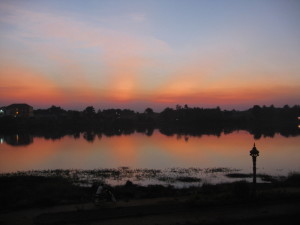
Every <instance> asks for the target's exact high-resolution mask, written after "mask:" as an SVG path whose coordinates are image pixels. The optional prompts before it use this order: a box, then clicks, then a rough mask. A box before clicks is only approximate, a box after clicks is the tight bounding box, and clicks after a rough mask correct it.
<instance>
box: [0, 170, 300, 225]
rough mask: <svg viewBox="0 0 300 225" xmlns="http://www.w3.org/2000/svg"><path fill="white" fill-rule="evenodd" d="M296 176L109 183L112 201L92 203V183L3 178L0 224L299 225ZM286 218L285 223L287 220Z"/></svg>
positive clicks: (299, 196)
mask: <svg viewBox="0 0 300 225" xmlns="http://www.w3.org/2000/svg"><path fill="white" fill-rule="evenodd" d="M299 177H300V176H299V174H293V175H290V176H289V177H287V178H285V179H283V178H282V180H274V181H272V182H271V183H264V184H259V185H258V187H257V193H256V196H255V197H254V196H253V195H252V190H251V184H250V183H247V182H244V181H242V182H236V183H228V184H218V185H209V184H206V185H203V186H202V187H190V188H183V189H175V188H173V187H171V186H169V187H163V186H159V185H155V186H148V187H142V186H138V185H135V184H133V183H131V182H127V183H126V184H125V185H122V186H115V187H110V189H111V191H112V192H113V193H114V195H115V196H116V199H117V202H103V203H102V204H100V205H98V206H95V204H94V202H93V201H94V196H95V193H96V190H97V186H96V185H94V186H92V187H78V186H75V185H73V184H72V183H70V181H68V180H66V179H63V178H60V177H48V178H46V177H36V176H5V177H0V181H1V195H0V198H1V199H0V200H1V209H0V222H1V224H25V225H26V224H49V225H50V224H298V222H299V219H298V217H299V216H298V213H299V206H300V179H299ZM287 222H288V223H287Z"/></svg>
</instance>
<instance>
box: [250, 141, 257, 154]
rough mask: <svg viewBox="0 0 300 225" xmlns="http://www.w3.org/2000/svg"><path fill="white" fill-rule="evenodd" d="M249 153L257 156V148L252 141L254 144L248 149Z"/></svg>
mask: <svg viewBox="0 0 300 225" xmlns="http://www.w3.org/2000/svg"><path fill="white" fill-rule="evenodd" d="M250 155H251V156H252V157H257V156H259V151H258V150H257V148H256V146H255V143H254V145H253V148H252V150H251V151H250Z"/></svg>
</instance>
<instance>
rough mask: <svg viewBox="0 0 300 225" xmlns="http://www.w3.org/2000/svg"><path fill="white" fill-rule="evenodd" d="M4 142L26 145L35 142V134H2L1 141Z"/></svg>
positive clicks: (13, 144)
mask: <svg viewBox="0 0 300 225" xmlns="http://www.w3.org/2000/svg"><path fill="white" fill-rule="evenodd" d="M4 142H5V143H7V144H9V145H12V146H26V145H30V144H32V143H33V136H32V135H30V134H14V135H2V136H0V143H1V144H3V143H4Z"/></svg>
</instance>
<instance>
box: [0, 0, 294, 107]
mask: <svg viewBox="0 0 300 225" xmlns="http://www.w3.org/2000/svg"><path fill="white" fill-rule="evenodd" d="M299 9H300V3H299V2H297V1H292V0H286V1H283V0H282V1H281V0H278V1H268V0H267V1H263V2H262V1H235V0H229V1H213V2H212V1H193V0H191V1H188V2H184V1H163V2H161V1H146V0H145V1H133V0H128V1H118V0H115V1H105V0H104V1H88V2H83V1H68V0H65V1H35V0H28V1H19V0H13V1H8V0H7V1H6V0H4V1H1V2H0V15H1V16H0V52H1V53H0V96H1V97H0V106H1V105H8V104H12V103H21V102H24V103H28V104H30V105H32V106H34V107H35V108H47V107H50V106H51V105H58V106H61V107H63V108H67V109H83V108H85V107H86V106H88V105H93V106H94V107H95V108H132V109H134V110H143V109H145V108H146V107H152V108H154V109H155V110H160V109H162V108H165V107H174V106H175V105H177V104H181V105H184V104H188V105H191V106H199V107H216V106H220V107H221V108H235V109H241V108H250V107H252V106H253V105H255V104H258V105H271V104H273V105H275V106H283V105H285V104H288V105H295V104H299V99H300V74H299V71H300V63H299V62H300V31H299V29H298V26H299V24H300V15H299V13H298V12H299Z"/></svg>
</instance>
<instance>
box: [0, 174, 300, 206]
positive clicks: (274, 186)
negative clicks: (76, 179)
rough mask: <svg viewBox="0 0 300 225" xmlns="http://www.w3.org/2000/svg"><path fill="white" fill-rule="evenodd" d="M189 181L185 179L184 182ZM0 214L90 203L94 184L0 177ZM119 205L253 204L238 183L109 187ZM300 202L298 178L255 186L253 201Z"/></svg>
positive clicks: (247, 187)
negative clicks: (174, 201) (177, 201)
mask: <svg viewBox="0 0 300 225" xmlns="http://www.w3.org/2000/svg"><path fill="white" fill-rule="evenodd" d="M184 179H188V178H184ZM0 183H1V185H0V202H1V205H0V210H2V211H3V210H12V209H22V208H27V207H45V206H53V205H60V204H73V203H84V202H92V201H93V200H94V196H95V192H96V189H97V183H94V185H92V186H91V187H82V186H78V185H75V184H74V183H73V182H72V180H70V179H68V178H63V177H59V176H52V177H44V176H33V175H23V176H22V175H5V176H4V175H2V176H0ZM108 187H109V188H110V190H111V191H112V192H113V193H114V194H115V196H116V198H117V200H118V201H131V200H133V199H144V198H159V197H174V198H179V197H183V196H184V197H187V199H188V200H189V202H190V203H191V204H193V205H207V204H213V205H214V204H224V203H226V204H228V203H230V202H232V203H236V202H243V201H252V200H253V199H254V197H253V195H252V184H251V183H248V182H246V181H238V182H233V183H223V184H215V185H211V184H204V185H202V186H197V187H188V188H181V189H178V188H174V187H173V186H171V185H169V186H163V185H148V186H140V185H137V184H134V183H132V182H130V181H128V182H127V183H126V184H125V185H118V186H113V187H112V186H108ZM282 199H284V200H300V174H299V173H294V174H290V175H289V176H288V177H285V178H281V180H272V182H270V183H260V184H257V194H256V197H255V201H278V200H282Z"/></svg>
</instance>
